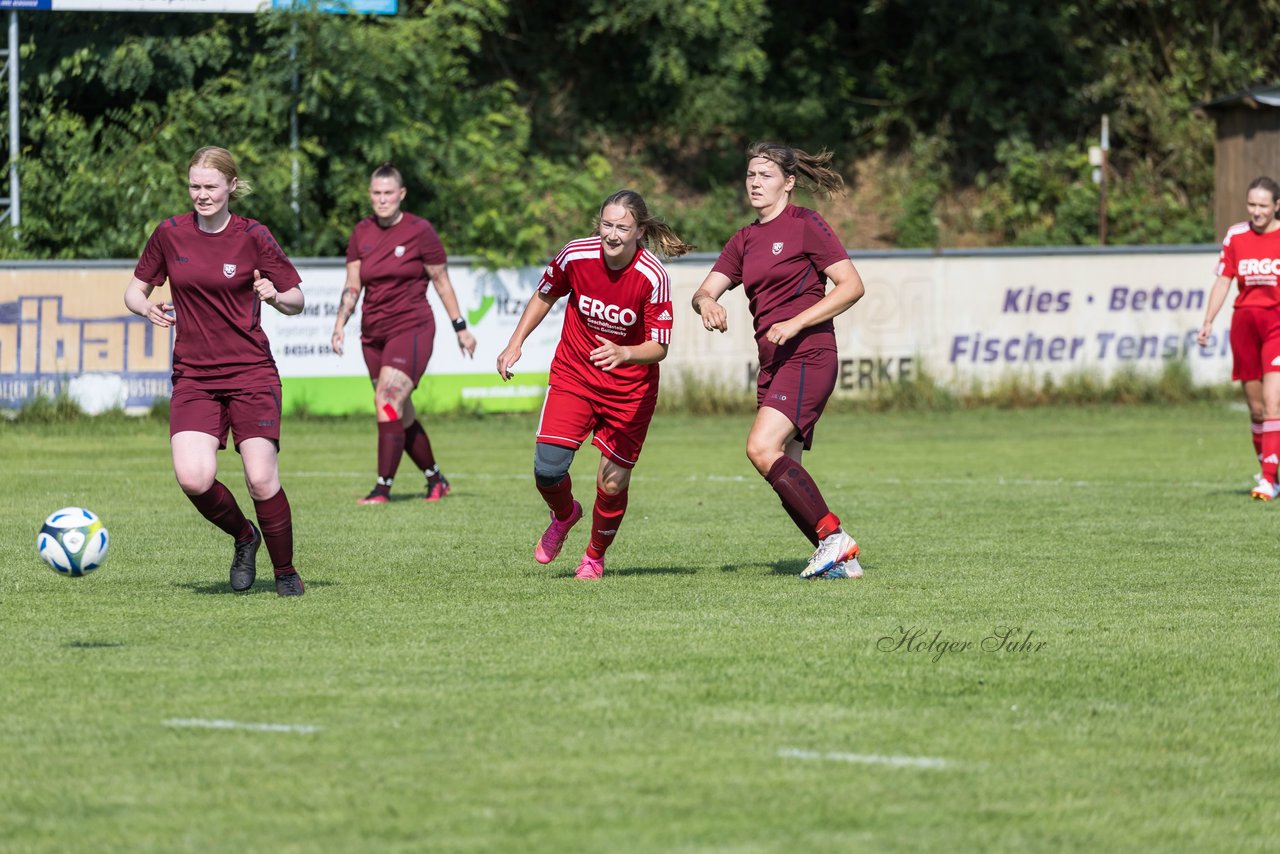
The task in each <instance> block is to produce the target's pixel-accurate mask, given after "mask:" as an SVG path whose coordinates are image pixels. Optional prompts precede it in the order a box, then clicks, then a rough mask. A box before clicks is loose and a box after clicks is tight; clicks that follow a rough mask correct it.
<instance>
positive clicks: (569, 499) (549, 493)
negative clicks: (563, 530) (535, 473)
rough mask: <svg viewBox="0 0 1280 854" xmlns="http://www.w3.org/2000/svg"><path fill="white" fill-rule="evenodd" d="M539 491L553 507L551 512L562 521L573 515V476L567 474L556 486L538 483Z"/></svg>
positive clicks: (548, 504)
mask: <svg viewBox="0 0 1280 854" xmlns="http://www.w3.org/2000/svg"><path fill="white" fill-rule="evenodd" d="M537 487H538V492H540V493H542V500H543V501H545V502H547V506H548V507H550V508H551V512H552V513H554V514H555V517H556V518H557V519H559V520H560V521H562V522H563V521H564V520H565V519H568V518H569V517H570V516H572V515H573V478H571V477H570V476H569V475H567V474H566V475H565V476H564V479H563V480H561V481H560V482H559V483H557V484H555V485H554V486H543V485H542V484H540V483H539V484H537Z"/></svg>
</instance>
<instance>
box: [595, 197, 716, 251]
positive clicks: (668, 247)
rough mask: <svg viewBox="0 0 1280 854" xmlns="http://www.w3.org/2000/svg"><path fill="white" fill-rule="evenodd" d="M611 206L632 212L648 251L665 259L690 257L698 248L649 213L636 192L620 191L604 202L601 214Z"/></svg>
mask: <svg viewBox="0 0 1280 854" xmlns="http://www.w3.org/2000/svg"><path fill="white" fill-rule="evenodd" d="M609 205H620V206H622V207H624V208H626V209H627V210H628V211H630V212H631V215H632V216H633V217H635V220H636V225H637V226H638V227H640V228H641V229H643V230H644V232H643V234H642V236H641V237H640V243H641V244H642V245H644V247H645V248H646V249H650V250H652V251H653V252H656V253H657V254H659V255H661V256H663V257H664V258H678V257H679V256H681V255H688V254H689V253H690V252H692V251H693V250H695V249H697V248H698V247H696V246H693V245H692V244H689V243H685V242H684V241H683V240H681V239H680V238H679V236H677V235H676V233H675V230H674V229H673V228H672V227H671V226H669V225H667V224H666V223H665V222H663V221H662V220H660V219H658V218H657V217H656V216H654V215H653V214H651V213H649V206H648V205H647V204H645V201H644V197H643V196H641V195H640V194H639V193H637V192H636V191H635V190H619V191H618V192H616V193H614V194H613V195H612V196H610V197H609V198H607V199H605V200H604V203H603V204H602V205H600V214H601V215H603V214H604V209H605V208H607V207H609ZM599 225H600V216H597V217H596V227H597V228H598V227H599Z"/></svg>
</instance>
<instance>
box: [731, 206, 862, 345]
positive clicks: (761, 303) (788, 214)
mask: <svg viewBox="0 0 1280 854" xmlns="http://www.w3.org/2000/svg"><path fill="white" fill-rule="evenodd" d="M848 258H849V253H848V252H847V251H846V250H845V248H844V245H843V244H842V243H841V242H840V239H839V238H838V237H836V235H835V233H834V232H832V230H831V226H829V225H827V221H826V220H825V219H823V218H822V216H821V215H820V214H818V213H817V212H816V211H811V210H809V209H808V208H801V207H797V206H795V205H787V207H786V208H785V209H784V210H783V211H782V213H781V214H779V215H778V216H776V217H774V218H773V219H771V220H769V222H766V223H760V222H759V221H757V222H753V223H751V225H748V226H746V227H745V228H741V229H739V230H738V232H737V233H736V234H734V235H733V237H731V238H729V242H728V243H726V244H725V246H724V249H723V250H721V252H720V257H719V258H718V259H716V263H715V265H714V266H713V267H712V268H711V269H712V270H714V271H715V272H717V273H721V274H723V275H725V276H727V277H728V279H729V281H730V282H731V283H732V284H731V286H730V287H731V288H734V287H737V286H738V285H739V284H741V285H742V286H743V290H744V291H745V292H746V294H747V300H748V305H749V306H750V309H751V317H752V318H753V319H754V320H755V328H756V346H757V347H758V348H759V351H760V366H761V367H764V368H768V367H770V366H771V365H773V364H774V363H775V362H778V361H780V360H784V359H786V358H787V357H789V356H791V355H793V354H795V353H799V352H803V351H806V350H815V349H816V350H835V349H836V338H835V327H834V325H833V324H832V322H831V321H830V320H828V321H826V322H825V323H819V324H818V325H817V326H810V327H809V328H808V329H805V330H803V331H802V332H801V333H800V334H799V335H797V336H796V337H795V338H793V339H791V340H790V341H788V342H787V343H786V344H784V345H783V346H782V348H781V350H779V348H778V347H776V346H775V345H774V344H773V343H771V342H770V341H769V340H768V339H766V338H765V337H764V336H765V333H766V332H768V331H769V327H771V326H773V324H775V323H778V322H780V321H783V320H790V319H791V318H793V317H795V316H796V315H797V314H799V313H800V312H802V311H804V310H805V309H806V308H808V307H809V306H811V305H813V304H814V303H816V302H817V301H818V300H820V299H822V298H823V296H825V295H826V293H827V277H826V276H825V275H824V274H823V272H822V271H823V270H825V269H827V268H828V267H830V266H831V265H832V264H835V263H836V262H838V261H846V260H848Z"/></svg>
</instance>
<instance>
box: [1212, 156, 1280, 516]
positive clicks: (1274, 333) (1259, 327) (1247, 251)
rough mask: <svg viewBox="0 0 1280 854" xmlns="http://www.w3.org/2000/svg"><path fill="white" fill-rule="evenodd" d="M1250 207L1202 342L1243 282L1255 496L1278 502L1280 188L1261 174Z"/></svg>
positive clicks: (1240, 332) (1240, 345)
mask: <svg viewBox="0 0 1280 854" xmlns="http://www.w3.org/2000/svg"><path fill="white" fill-rule="evenodd" d="M1245 207H1246V208H1247V209H1248V211H1249V220H1248V221H1247V222H1240V223H1236V224H1235V225H1233V226H1231V228H1229V229H1227V234H1226V237H1224V238H1223V239H1222V251H1221V253H1220V254H1219V255H1218V269H1217V274H1218V277H1217V279H1215V280H1214V282H1213V287H1212V289H1210V291H1209V304H1208V305H1207V306H1206V307H1205V313H1204V325H1203V326H1202V327H1201V328H1200V334H1199V335H1197V336H1196V343H1198V344H1199V345H1200V346H1201V347H1204V346H1206V345H1207V344H1208V343H1209V335H1210V333H1211V332H1212V331H1213V320H1214V318H1216V317H1217V316H1218V312H1219V311H1220V310H1221V309H1222V305H1223V303H1225V302H1226V300H1227V293H1228V291H1230V289H1231V280H1232V279H1235V280H1236V282H1238V283H1239V285H1240V293H1239V294H1237V295H1236V301H1235V305H1234V309H1233V313H1232V316H1231V362H1232V366H1231V378H1232V379H1233V380H1239V381H1240V385H1241V386H1242V387H1243V388H1244V399H1245V401H1246V402H1248V404H1249V419H1250V422H1251V424H1250V426H1251V427H1252V432H1253V450H1254V453H1255V454H1257V457H1258V460H1259V462H1261V464H1262V472H1261V473H1260V474H1257V475H1254V477H1255V478H1256V479H1257V482H1258V483H1257V486H1255V487H1254V488H1253V491H1252V493H1251V494H1252V495H1253V497H1254V498H1255V499H1257V500H1259V501H1271V500H1272V499H1274V498H1275V497H1276V496H1277V494H1280V482H1278V481H1277V479H1276V469H1277V464H1280V219H1277V211H1278V210H1280V185H1277V184H1276V182H1275V181H1273V180H1272V179H1270V178H1267V177H1261V178H1255V179H1254V180H1253V182H1252V183H1250V184H1249V189H1248V191H1247V192H1246V193H1245Z"/></svg>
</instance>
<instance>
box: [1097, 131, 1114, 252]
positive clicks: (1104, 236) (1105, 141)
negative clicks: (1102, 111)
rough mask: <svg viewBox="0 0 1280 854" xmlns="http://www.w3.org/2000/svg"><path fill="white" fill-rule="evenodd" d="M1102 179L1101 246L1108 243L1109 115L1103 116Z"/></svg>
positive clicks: (1099, 214)
mask: <svg viewBox="0 0 1280 854" xmlns="http://www.w3.org/2000/svg"><path fill="white" fill-rule="evenodd" d="M1101 142H1102V181H1101V183H1100V184H1099V187H1100V188H1101V192H1100V193H1099V194H1098V205H1099V208H1098V244H1099V245H1100V246H1106V245H1107V152H1108V151H1110V150H1111V128H1110V127H1109V126H1108V124H1107V117H1106V116H1105V115H1103V117H1102V140H1101Z"/></svg>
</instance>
